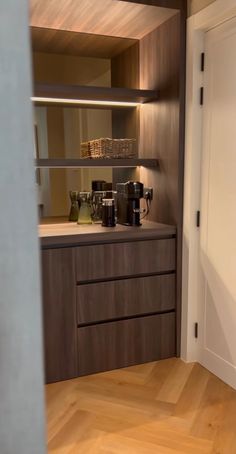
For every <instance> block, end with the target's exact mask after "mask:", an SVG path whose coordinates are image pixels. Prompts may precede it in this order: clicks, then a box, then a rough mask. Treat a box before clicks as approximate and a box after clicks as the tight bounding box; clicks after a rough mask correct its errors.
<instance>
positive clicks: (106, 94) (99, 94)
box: [34, 83, 158, 106]
mask: <svg viewBox="0 0 236 454" xmlns="http://www.w3.org/2000/svg"><path fill="white" fill-rule="evenodd" d="M35 97H36V98H47V99H50V104H51V103H53V100H57V101H54V102H57V104H58V103H60V100H67V104H70V100H71V102H72V101H73V102H75V100H80V101H88V103H87V104H88V105H89V101H95V102H107V103H109V102H118V103H124V104H125V103H141V104H143V103H146V102H150V101H153V100H156V99H157V98H158V92H157V91H155V90H139V89H131V88H115V87H91V86H81V85H57V84H41V83H35V86H34V98H35ZM35 102H36V103H37V100H35ZM40 104H42V101H40ZM45 104H47V102H46V101H45ZM63 104H65V102H63ZM97 105H98V106H99V104H97Z"/></svg>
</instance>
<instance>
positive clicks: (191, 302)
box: [181, 0, 236, 381]
mask: <svg viewBox="0 0 236 454" xmlns="http://www.w3.org/2000/svg"><path fill="white" fill-rule="evenodd" d="M233 17H236V0H216V1H215V2H213V3H212V4H211V5H209V6H208V7H207V8H205V9H203V10H202V11H200V12H199V13H197V14H195V15H193V16H191V17H190V18H189V19H188V20H187V62H186V71H187V72H186V130H185V177H184V218H183V275H182V289H183V290H182V335H181V358H182V359H183V360H184V361H187V362H192V361H197V362H200V363H201V362H202V355H201V351H202V345H203V341H202V339H203V330H202V326H203V310H202V301H203V298H204V290H203V289H204V285H203V284H204V279H203V276H202V275H201V266H200V241H199V240H200V232H199V228H198V227H197V225H196V213H197V211H198V210H200V206H201V163H202V126H203V124H202V121H203V107H202V106H201V105H200V88H201V87H202V86H204V72H202V71H201V53H202V52H204V48H205V33H206V32H207V31H209V30H210V29H212V28H214V27H216V26H218V25H220V24H222V23H223V22H225V21H228V20H230V19H232V18H233ZM195 323H198V338H195ZM205 367H206V364H205ZM212 372H215V373H216V374H217V375H218V370H215V371H214V370H212ZM222 378H223V377H222ZM223 379H225V380H226V381H227V377H226V378H225V377H224V378H223Z"/></svg>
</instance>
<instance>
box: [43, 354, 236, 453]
mask: <svg viewBox="0 0 236 454" xmlns="http://www.w3.org/2000/svg"><path fill="white" fill-rule="evenodd" d="M46 401H47V422H48V452H49V454H77V453H78V454H85V453H86V454H152V453H155V454H236V430H235V427H236V425H235V421H236V391H234V390H233V389H231V388H230V387H229V386H227V385H225V384H224V383H223V382H222V381H221V380H219V379H218V378H217V377H215V376H214V375H212V374H211V373H210V372H208V371H207V370H206V369H204V368H203V367H201V366H200V365H199V364H185V363H184V362H182V361H181V360H180V359H176V358H173V359H168V360H164V361H158V362H154V363H149V364H143V365H139V366H134V367H129V368H125V369H120V370H117V371H111V372H105V373H102V374H97V375H93V376H92V375H90V376H88V377H81V378H78V379H75V380H69V381H65V382H60V383H55V384H51V385H47V386H46Z"/></svg>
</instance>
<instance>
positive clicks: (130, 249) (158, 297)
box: [42, 238, 176, 383]
mask: <svg viewBox="0 0 236 454" xmlns="http://www.w3.org/2000/svg"><path fill="white" fill-rule="evenodd" d="M175 249H176V248H175V238H166V239H152V240H145V241H131V242H123V243H112V244H99V245H98V244H93V245H86V246H84V245H81V246H74V247H61V248H60V247H58V248H54V249H43V250H42V281H43V315H44V350H45V371H46V381H47V382H48V383H50V382H54V381H59V380H65V379H69V378H73V377H77V376H80V375H86V374H91V373H95V372H100V371H104V370H109V369H113V368H119V367H126V366H129V365H133V364H139V363H143V362H147V361H153V360H158V359H162V358H168V357H169V356H173V355H175V353H176V328H175V319H176V314H175V309H176V277H175V261H176V253H175Z"/></svg>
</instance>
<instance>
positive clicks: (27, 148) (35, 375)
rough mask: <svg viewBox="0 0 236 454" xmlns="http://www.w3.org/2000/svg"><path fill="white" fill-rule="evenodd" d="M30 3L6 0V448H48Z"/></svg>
mask: <svg viewBox="0 0 236 454" xmlns="http://www.w3.org/2000/svg"><path fill="white" fill-rule="evenodd" d="M27 8H28V2H27V0H20V1H19V0H1V12H0V101H1V102H0V131H1V133H0V209H1V214H0V216H1V218H0V453H1V454H43V453H45V447H44V405H43V367H42V345H41V344H42V334H41V302H40V280H39V253H38V240H37V217H36V193H35V183H34V169H33V133H32V112H31V105H30V100H29V98H30V92H31V78H30V66H29V39H28V11H27Z"/></svg>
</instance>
